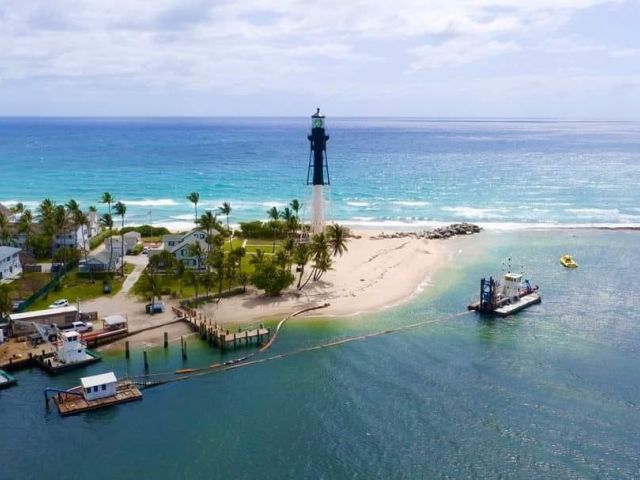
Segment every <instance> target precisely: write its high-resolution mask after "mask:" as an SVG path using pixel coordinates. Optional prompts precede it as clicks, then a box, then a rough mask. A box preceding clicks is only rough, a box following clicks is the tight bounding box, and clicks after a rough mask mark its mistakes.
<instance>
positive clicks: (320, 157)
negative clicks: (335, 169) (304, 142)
mask: <svg viewBox="0 0 640 480" xmlns="http://www.w3.org/2000/svg"><path fill="white" fill-rule="evenodd" d="M324 127H325V124H324V115H322V114H321V113H320V109H319V108H318V110H316V113H314V114H313V115H312V116H311V135H309V136H307V138H308V139H309V142H310V146H311V150H310V152H309V168H308V169H307V185H313V193H312V200H311V208H312V212H311V214H312V219H311V231H312V232H313V233H320V232H322V231H324V186H325V185H330V184H331V182H330V179H329V163H328V161H327V140H329V135H327V134H326V133H325V131H324Z"/></svg>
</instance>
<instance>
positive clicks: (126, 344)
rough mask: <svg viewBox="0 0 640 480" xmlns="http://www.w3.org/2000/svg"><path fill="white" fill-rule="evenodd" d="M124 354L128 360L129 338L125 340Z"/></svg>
mask: <svg viewBox="0 0 640 480" xmlns="http://www.w3.org/2000/svg"><path fill="white" fill-rule="evenodd" d="M124 356H125V358H126V359H127V360H128V359H129V340H127V341H126V342H124Z"/></svg>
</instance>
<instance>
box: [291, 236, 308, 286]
mask: <svg viewBox="0 0 640 480" xmlns="http://www.w3.org/2000/svg"><path fill="white" fill-rule="evenodd" d="M310 257H311V252H310V251H309V245H308V244H306V243H300V244H298V245H297V246H296V248H295V250H294V251H293V261H294V262H295V263H296V265H297V266H298V271H299V272H300V275H299V276H298V285H297V286H296V288H298V289H300V284H301V283H302V276H303V275H304V267H305V266H306V265H307V263H309V258H310Z"/></svg>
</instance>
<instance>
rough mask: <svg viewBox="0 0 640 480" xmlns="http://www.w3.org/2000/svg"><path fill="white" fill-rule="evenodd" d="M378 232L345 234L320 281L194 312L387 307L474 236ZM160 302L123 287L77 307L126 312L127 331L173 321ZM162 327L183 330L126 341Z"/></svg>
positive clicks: (232, 316)
mask: <svg viewBox="0 0 640 480" xmlns="http://www.w3.org/2000/svg"><path fill="white" fill-rule="evenodd" d="M379 233H380V232H379V231H371V230H367V231H364V230H358V231H354V236H355V237H356V238H351V239H350V241H349V243H348V247H349V251H348V252H347V253H346V254H345V255H343V256H342V257H336V258H335V259H334V263H333V268H332V270H330V271H329V272H327V273H326V274H325V275H324V276H323V277H322V278H321V279H320V280H319V281H317V282H314V281H311V282H309V283H308V284H307V285H306V287H305V288H304V289H303V290H302V291H298V290H297V289H296V288H295V285H296V283H297V278H296V283H294V285H293V286H292V287H291V288H290V289H289V290H287V291H286V292H284V293H283V294H282V295H281V296H279V297H267V296H265V295H264V294H262V293H261V292H259V291H257V290H255V289H254V288H248V290H247V293H246V294H244V295H238V296H235V297H231V298H227V299H223V300H222V301H220V302H219V303H217V304H216V303H209V304H206V305H203V306H201V307H200V308H199V311H201V312H202V313H203V314H205V315H207V316H208V317H210V318H213V319H214V320H215V321H217V322H219V323H223V324H230V325H235V324H256V323H259V322H261V321H263V320H272V319H276V318H279V317H284V316H286V315H289V314H291V313H293V312H295V311H297V310H301V309H304V308H306V307H310V306H315V305H323V304H325V303H328V304H329V306H328V307H326V308H322V309H320V310H314V311H313V312H309V313H307V314H304V315H303V316H305V315H306V316H313V317H318V316H332V317H350V316H354V315H358V314H361V313H366V312H373V311H378V310H380V309H384V308H390V307H393V306H396V305H399V304H401V303H403V302H406V301H408V300H410V299H411V298H412V297H413V296H414V295H416V294H418V293H420V292H422V291H423V290H428V288H429V280H430V278H431V277H432V276H433V275H434V274H435V273H436V272H437V271H438V270H440V269H441V268H443V267H444V266H446V265H447V264H448V263H449V262H451V261H453V260H454V259H455V257H456V256H457V255H462V254H465V252H467V251H468V250H470V249H471V245H472V242H473V241H474V239H475V236H459V237H453V238H450V239H447V240H427V239H418V238H413V237H405V238H384V239H373V238H372V237H374V236H376V235H378V234H379ZM134 258H135V257H134ZM139 258H142V257H139ZM138 262H139V259H138ZM138 268H139V267H138ZM309 273H310V269H309V268H307V269H306V271H305V273H304V278H306V276H307V275H308V274H309ZM296 275H297V274H296ZM164 301H165V303H166V304H167V312H165V313H164V314H159V315H154V316H150V315H147V314H146V313H145V312H144V303H143V302H140V301H138V300H137V299H136V298H135V297H134V296H132V295H131V294H130V293H127V292H125V291H123V292H121V293H119V294H118V295H116V297H114V298H113V299H109V298H101V299H97V300H94V301H89V302H85V303H84V304H83V305H82V309H83V310H85V311H92V310H95V311H98V313H99V316H105V315H111V314H124V315H127V317H128V319H129V328H130V330H138V329H142V328H147V327H151V326H154V325H157V326H163V325H164V324H166V323H168V322H170V321H171V320H172V314H171V311H170V307H171V305H174V304H177V303H178V302H177V300H171V299H166V298H165V299H164ZM162 331H168V332H169V335H170V338H171V339H172V340H177V339H179V337H180V335H183V334H186V333H188V329H187V327H186V325H179V324H173V325H169V326H166V327H165V326H163V327H162V328H158V329H155V330H148V331H145V332H142V333H139V334H137V335H134V336H132V337H130V338H129V341H130V343H131V344H132V346H153V345H158V344H160V343H161V341H162ZM121 344H122V342H116V343H114V344H112V346H107V347H106V348H114V347H115V348H118V347H121Z"/></svg>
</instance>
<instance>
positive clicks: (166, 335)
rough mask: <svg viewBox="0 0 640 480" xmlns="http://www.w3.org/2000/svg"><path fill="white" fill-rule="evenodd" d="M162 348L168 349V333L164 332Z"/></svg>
mask: <svg viewBox="0 0 640 480" xmlns="http://www.w3.org/2000/svg"><path fill="white" fill-rule="evenodd" d="M164 348H169V332H164Z"/></svg>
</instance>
